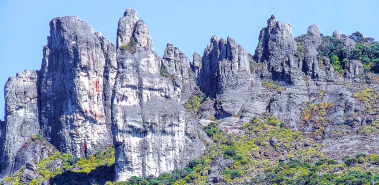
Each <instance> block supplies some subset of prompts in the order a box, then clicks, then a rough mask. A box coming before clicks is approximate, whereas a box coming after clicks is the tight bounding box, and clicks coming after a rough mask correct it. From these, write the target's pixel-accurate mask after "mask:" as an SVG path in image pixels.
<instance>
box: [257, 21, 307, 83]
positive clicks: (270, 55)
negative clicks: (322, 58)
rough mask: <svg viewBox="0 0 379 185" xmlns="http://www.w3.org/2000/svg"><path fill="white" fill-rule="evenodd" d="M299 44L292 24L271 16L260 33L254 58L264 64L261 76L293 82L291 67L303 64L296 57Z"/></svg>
mask: <svg viewBox="0 0 379 185" xmlns="http://www.w3.org/2000/svg"><path fill="white" fill-rule="evenodd" d="M296 51H297V44H296V41H295V39H294V38H293V36H292V30H291V25H290V24H285V23H281V22H279V21H277V20H276V18H275V16H273V15H272V16H271V18H269V19H268V20H267V27H265V28H263V29H262V30H261V32H260V34H259V42H258V46H257V48H256V49H255V55H254V60H255V61H256V62H260V63H262V64H263V68H262V74H261V76H262V77H264V78H269V79H270V78H271V79H273V80H277V81H284V82H286V83H287V84H291V83H293V82H292V79H291V72H290V70H291V68H292V67H298V68H300V67H299V66H300V65H301V64H299V63H298V62H297V60H296V59H295V53H296Z"/></svg>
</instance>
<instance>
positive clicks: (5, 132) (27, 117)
mask: <svg viewBox="0 0 379 185" xmlns="http://www.w3.org/2000/svg"><path fill="white" fill-rule="evenodd" d="M5 105H6V106H5V107H6V112H5V113H6V122H5V123H1V125H2V127H3V129H2V133H1V141H0V143H1V144H0V147H1V148H0V153H1V163H0V171H2V173H1V174H2V175H8V174H9V173H10V172H14V171H15V170H17V169H15V168H17V166H16V167H14V163H15V157H16V153H17V152H18V151H19V150H20V149H21V148H22V146H23V145H24V144H25V142H26V141H27V140H28V139H29V138H30V137H31V136H33V135H37V134H39V132H40V125H39V103H38V71H29V70H26V71H24V72H20V73H17V75H16V77H10V78H9V79H8V81H7V83H6V84H5Z"/></svg>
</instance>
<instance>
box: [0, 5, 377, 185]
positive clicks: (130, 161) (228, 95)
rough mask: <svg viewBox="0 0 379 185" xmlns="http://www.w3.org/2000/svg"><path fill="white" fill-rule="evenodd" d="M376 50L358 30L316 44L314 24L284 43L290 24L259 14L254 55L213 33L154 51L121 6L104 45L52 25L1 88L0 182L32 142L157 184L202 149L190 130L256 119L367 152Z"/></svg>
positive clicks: (240, 130) (75, 28) (238, 127)
mask: <svg viewBox="0 0 379 185" xmlns="http://www.w3.org/2000/svg"><path fill="white" fill-rule="evenodd" d="M376 48H379V47H378V43H377V42H375V41H374V39H372V38H368V37H364V36H363V35H362V34H361V33H359V32H356V33H354V34H353V35H351V36H346V35H344V34H342V33H341V32H339V31H335V32H334V33H333V37H330V36H323V35H322V34H321V32H320V30H319V28H318V26H317V25H311V26H310V27H309V28H308V33H306V34H303V35H301V36H299V37H293V36H292V31H291V26H290V24H284V23H281V22H279V21H277V20H276V18H275V16H271V17H270V18H269V19H268V21H267V26H266V27H264V28H262V30H261V32H260V35H259V43H258V46H257V49H256V50H255V54H254V55H252V54H249V53H247V52H246V51H245V50H244V48H243V47H242V46H240V45H238V44H237V43H236V41H235V40H234V39H232V38H229V37H228V38H227V39H226V40H224V39H222V38H221V39H220V38H218V37H217V36H213V37H212V38H211V40H210V45H208V46H207V47H206V48H205V50H204V53H203V55H202V56H200V55H199V54H197V53H194V54H193V61H192V62H191V61H190V60H189V59H188V57H187V56H185V54H184V53H183V52H181V51H180V50H179V48H177V47H175V46H174V45H173V44H170V43H169V44H167V46H166V49H165V52H164V55H163V57H162V58H161V57H160V56H159V55H157V54H156V53H155V50H154V46H153V43H152V39H151V37H150V32H149V29H148V27H147V25H146V23H145V22H144V21H143V20H139V19H138V14H137V12H136V11H135V10H133V9H127V10H126V11H125V13H124V15H123V17H121V18H120V20H119V23H118V29H117V42H116V46H114V44H112V43H111V42H110V41H109V40H107V39H106V38H104V37H103V36H101V34H100V33H99V32H94V30H93V28H92V27H91V26H90V25H89V24H88V23H86V22H85V21H81V20H79V19H78V18H77V17H76V16H67V17H58V18H55V19H53V20H52V21H51V22H50V36H49V37H48V43H47V45H46V46H44V50H43V54H44V57H43V60H42V65H41V70H39V71H25V72H22V73H18V74H17V77H16V78H14V77H11V78H10V79H9V80H8V82H7V84H6V88H5V89H6V90H5V91H6V103H7V104H6V108H7V112H6V113H7V114H6V118H7V119H6V121H5V122H1V142H0V147H1V148H0V149H1V151H4V152H3V156H2V158H1V166H0V167H1V168H0V171H2V177H3V178H4V177H5V176H8V175H11V174H12V173H15V172H16V171H17V170H19V169H21V166H20V165H18V167H14V163H15V159H16V158H17V157H18V156H17V155H18V154H17V152H18V151H20V150H21V149H23V148H24V147H25V146H24V145H25V144H27V142H26V141H27V140H28V139H30V138H32V137H36V136H37V135H39V136H41V137H43V138H45V139H46V140H47V142H49V143H51V144H52V145H53V146H54V148H56V150H58V151H59V152H61V153H68V154H69V155H70V156H72V157H77V158H83V157H89V156H91V155H95V154H96V153H97V152H98V151H105V150H107V148H109V147H110V146H111V145H113V146H114V148H115V162H114V163H115V180H116V181H126V180H128V179H129V178H132V177H134V176H135V177H143V178H146V177H149V176H150V175H152V176H159V175H160V174H162V173H167V172H170V171H173V170H175V169H186V167H187V164H188V163H189V162H191V161H192V160H194V159H198V158H200V157H201V156H202V155H203V151H205V150H206V149H207V148H206V146H208V145H210V144H212V143H213V142H214V141H212V140H211V139H210V138H209V137H211V134H209V133H208V132H209V130H208V132H206V134H205V132H204V131H203V129H202V127H203V128H208V127H209V126H210V125H212V124H215V123H216V124H217V127H218V128H219V129H220V132H221V131H223V132H225V133H227V134H235V135H244V134H247V133H248V131H249V129H248V130H246V129H244V128H245V127H246V123H252V124H253V122H252V120H254V119H255V118H264V119H266V116H265V115H266V114H270V115H272V116H274V117H275V119H274V118H272V119H271V118H270V119H269V120H276V119H278V120H280V121H281V122H283V123H284V122H285V123H286V124H285V125H286V126H285V129H289V130H293V131H300V132H301V133H302V134H304V136H306V137H307V138H309V139H312V140H314V142H315V143H317V144H320V145H322V147H321V148H317V147H316V148H317V150H318V151H320V152H326V154H327V155H326V157H329V158H332V159H335V160H341V159H342V157H343V156H344V155H346V154H349V155H356V154H358V153H362V152H364V153H368V154H372V153H374V154H375V153H377V152H376V151H377V149H378V148H379V145H377V144H375V143H376V142H375V141H376V140H377V138H378V137H377V135H376V132H375V131H372V130H367V129H375V128H376V123H377V121H378V119H377V118H378V113H377V109H376V101H377V99H378V95H377V94H378V90H377V89H379V86H378V84H379V81H378V80H377V74H376V73H377V63H376V62H378V60H377V58H379V52H378V51H379V50H378V51H377V50H376ZM197 86H198V87H197ZM362 87H363V89H362ZM18 101H21V102H18ZM262 116H263V117H262ZM276 117H277V118H276ZM276 122H277V121H276ZM254 124H255V122H254ZM25 125H26V126H30V127H31V128H29V127H25ZM274 126H278V125H276V123H275V125H274ZM280 128H282V126H280ZM15 129H16V130H18V131H20V132H21V133H23V132H24V134H21V136H18V134H16V132H17V131H16V130H15ZM209 129H210V128H209ZM205 131H206V130H205ZM218 132H219V131H218ZM223 136H224V135H223ZM228 137H229V136H228ZM254 142H255V141H254ZM277 142H278V141H277V139H276V138H275V139H274V138H270V141H269V143H271V145H275V143H277ZM272 143H274V144H272ZM357 143H365V145H361V146H356V144H357ZM307 145H308V144H307ZM345 149H348V150H347V151H346V150H345ZM26 153H29V154H35V152H34V151H27V152H26ZM25 155H28V154H25ZM227 155H229V154H227ZM257 155H260V154H257ZM277 157H279V156H277ZM257 158H258V157H257ZM215 160H216V159H215ZM217 160H221V161H222V160H224V159H221V158H220V159H217ZM233 163H234V161H233ZM217 169H218V168H217ZM211 171H212V170H211ZM215 171H217V170H215ZM209 175H211V174H209ZM213 175H214V176H216V181H219V180H222V179H218V176H219V175H216V174H213ZM37 176H38V175H37ZM32 179H33V178H32ZM32 179H30V180H32ZM209 179H211V178H209ZM217 179H218V180H217ZM210 181H212V182H213V180H210Z"/></svg>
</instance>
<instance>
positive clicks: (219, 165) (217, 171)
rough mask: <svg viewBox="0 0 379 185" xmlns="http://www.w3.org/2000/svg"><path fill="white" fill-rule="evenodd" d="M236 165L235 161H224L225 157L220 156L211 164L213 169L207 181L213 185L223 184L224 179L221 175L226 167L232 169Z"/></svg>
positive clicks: (210, 170) (210, 169)
mask: <svg viewBox="0 0 379 185" xmlns="http://www.w3.org/2000/svg"><path fill="white" fill-rule="evenodd" d="M233 164H234V160H232V159H224V155H222V154H221V155H218V156H217V158H216V159H214V160H213V161H212V163H211V167H210V168H209V172H208V176H207V181H208V182H212V183H219V182H221V181H222V180H223V179H224V177H223V176H222V175H221V174H222V170H223V169H225V167H228V168H230V167H232V166H233Z"/></svg>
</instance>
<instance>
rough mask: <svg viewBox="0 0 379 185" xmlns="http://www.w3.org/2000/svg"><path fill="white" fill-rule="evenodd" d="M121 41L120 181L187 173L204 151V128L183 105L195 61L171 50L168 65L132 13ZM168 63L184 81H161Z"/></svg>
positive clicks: (116, 105)
mask: <svg viewBox="0 0 379 185" xmlns="http://www.w3.org/2000/svg"><path fill="white" fill-rule="evenodd" d="M129 28H133V29H129ZM117 38H118V40H117V46H119V47H118V48H117V62H118V72H117V77H116V83H115V88H114V98H113V103H112V119H113V120H112V123H113V137H114V143H115V149H116V166H115V167H116V170H115V173H116V177H115V178H116V180H118V181H122V180H126V179H128V178H130V177H132V176H137V177H147V176H150V175H154V176H157V175H159V174H161V173H163V172H169V171H171V170H174V169H178V168H179V169H181V168H184V167H185V165H186V164H187V162H188V161H189V160H191V159H193V158H196V157H199V156H200V155H201V153H202V151H203V150H204V145H203V143H202V142H201V141H200V140H199V137H198V135H197V129H198V123H197V122H196V120H195V119H193V118H192V117H190V115H189V114H188V113H187V111H186V110H185V109H184V107H183V106H182V105H181V104H180V103H179V102H180V100H181V97H182V94H185V93H187V90H186V89H185V88H183V89H181V87H183V85H184V84H185V83H188V81H189V79H188V78H189V75H188V73H189V71H188V69H190V67H189V60H188V59H187V58H186V57H185V56H184V55H183V54H182V53H181V52H180V51H179V50H178V49H175V48H173V47H170V45H169V47H168V48H167V49H166V52H165V60H164V61H162V59H161V58H160V57H159V56H158V55H157V54H156V53H155V51H154V47H153V43H152V40H151V38H150V33H149V30H148V28H147V25H146V23H145V22H144V21H143V20H138V18H137V17H136V13H135V11H133V10H130V9H128V10H126V12H125V14H124V17H122V18H121V19H120V21H119V28H118V36H117ZM178 54H179V55H178ZM185 62H188V64H185ZM162 63H163V66H164V68H165V69H166V70H167V72H168V73H169V74H171V75H177V76H178V77H179V78H178V81H172V80H171V79H170V78H168V77H164V76H162V75H161V69H162ZM174 86H175V87H174Z"/></svg>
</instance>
